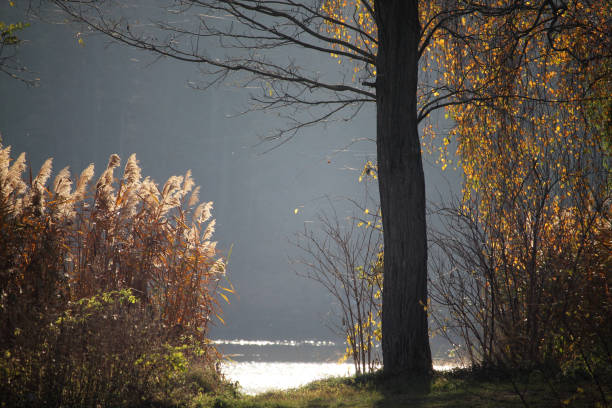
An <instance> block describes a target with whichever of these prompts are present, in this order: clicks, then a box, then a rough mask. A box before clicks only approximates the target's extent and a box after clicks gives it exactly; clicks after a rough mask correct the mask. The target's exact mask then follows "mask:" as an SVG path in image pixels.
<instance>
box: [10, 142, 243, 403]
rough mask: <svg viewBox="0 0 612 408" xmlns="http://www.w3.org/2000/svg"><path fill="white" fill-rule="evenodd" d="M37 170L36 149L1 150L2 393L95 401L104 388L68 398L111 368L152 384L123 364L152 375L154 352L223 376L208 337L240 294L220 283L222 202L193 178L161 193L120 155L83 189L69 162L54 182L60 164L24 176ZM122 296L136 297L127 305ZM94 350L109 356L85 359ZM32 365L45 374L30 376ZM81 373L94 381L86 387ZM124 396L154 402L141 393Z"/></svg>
mask: <svg viewBox="0 0 612 408" xmlns="http://www.w3.org/2000/svg"><path fill="white" fill-rule="evenodd" d="M26 167H27V166H26V158H25V154H23V153H22V154H21V155H19V156H18V157H17V158H16V159H14V160H12V159H11V155H10V146H9V147H3V146H2V145H0V329H1V334H0V347H1V351H2V353H3V354H5V357H6V358H5V359H4V360H3V367H2V370H1V371H2V372H1V373H0V376H2V377H4V378H3V381H2V384H3V385H2V387H3V388H4V389H3V390H1V391H2V392H5V393H9V394H11V393H12V394H13V395H17V396H19V395H21V396H23V395H26V394H27V395H30V396H31V398H32V401H30V402H32V404H33V403H34V402H36V401H37V402H38V403H40V404H43V405H65V404H66V403H68V402H69V403H72V402H74V403H76V404H77V405H83V404H84V405H89V403H88V402H87V401H93V400H94V399H96V398H97V399H100V398H101V395H102V394H104V392H102V391H100V390H102V388H100V389H99V391H100V392H99V393H97V394H96V393H95V392H94V394H95V395H96V396H95V397H91V395H90V396H88V397H87V398H85V397H83V398H85V399H78V398H77V399H75V397H73V396H70V397H68V396H69V395H73V394H74V395H81V394H82V393H81V394H80V393H79V392H76V391H75V390H76V389H77V388H78V387H81V386H82V384H84V383H87V381H90V380H93V378H94V377H95V376H98V377H100V376H101V373H103V372H104V373H113V376H104V375H102V377H100V378H107V379H108V381H110V382H111V383H114V382H116V381H115V380H114V379H118V378H123V374H125V373H128V372H131V373H132V374H134V375H136V372H137V373H138V374H137V377H139V378H140V379H146V378H148V377H147V376H146V375H145V374H143V372H142V371H138V370H136V371H134V370H132V371H130V370H126V369H125V368H120V367H123V365H124V364H125V363H126V362H129V364H131V365H132V366H133V367H132V368H134V364H136V362H137V361H139V362H140V363H138V364H141V365H142V364H144V365H142V367H141V368H143V367H145V366H147V364H148V366H147V367H149V366H150V365H151V364H150V362H151V361H152V360H151V358H152V357H151V356H152V355H158V356H164V357H163V358H162V357H160V358H161V360H163V361H167V360H168V359H170V360H172V356H173V355H175V354H173V353H180V355H181V356H183V355H185V356H186V355H187V354H190V357H192V358H196V357H197V358H198V359H199V360H200V361H199V362H200V363H202V362H204V363H205V365H207V366H209V367H210V368H211V369H212V370H215V368H214V366H215V363H216V361H217V359H218V356H217V354H216V352H215V351H214V349H212V348H211V347H209V346H207V345H206V334H207V331H208V328H209V325H210V322H211V321H212V319H213V318H214V317H215V315H216V316H219V313H220V304H219V301H218V295H219V292H221V291H226V292H232V289H231V287H225V288H224V287H222V286H221V282H222V281H223V280H224V278H225V262H224V260H223V258H222V257H220V256H219V253H218V251H217V249H216V242H214V241H213V240H212V235H213V233H214V228H215V221H214V220H213V219H212V218H211V210H212V202H202V203H200V202H199V191H200V188H199V187H195V185H194V181H193V179H192V177H191V172H190V171H188V172H187V173H186V174H185V175H184V176H172V177H170V178H169V179H168V180H167V181H166V183H165V184H164V185H163V186H161V187H159V186H158V185H157V184H156V183H155V182H154V181H153V180H151V179H150V178H149V177H145V178H143V177H142V175H141V168H140V166H139V163H138V160H137V159H136V156H135V155H132V156H130V157H129V158H128V160H127V162H126V164H125V167H124V170H123V175H122V176H121V177H116V176H115V172H116V170H117V168H119V167H120V158H119V156H117V155H112V156H111V157H110V159H109V161H108V164H107V166H106V168H105V169H104V170H103V172H102V174H101V175H100V177H99V178H98V179H97V181H96V182H95V184H94V183H93V182H92V181H93V180H94V165H93V164H90V165H89V166H88V167H87V168H85V170H83V171H82V172H81V173H80V175H79V176H78V177H77V178H76V183H73V179H72V176H71V173H70V171H69V169H68V168H67V167H66V168H63V169H62V170H60V171H59V172H58V173H57V175H56V176H55V178H54V179H53V182H52V183H50V182H49V181H50V179H51V171H52V160H51V159H48V160H47V161H45V162H44V164H43V165H42V167H41V169H40V171H39V172H38V173H37V174H36V176H35V177H33V176H32V172H31V171H30V176H29V177H28V178H24V173H26ZM118 293H122V294H123V295H125V296H127V297H129V298H130V299H132V298H133V299H134V301H133V302H127V303H126V302H124V301H119V300H117V299H115V298H116V297H117V296H118V295H117V294H118ZM100 296H102V298H103V299H107V302H106V303H104V302H102V303H104V305H105V306H100V307H99V308H94V309H95V310H94V309H87V308H84V306H82V305H83V304H90V303H91V302H94V303H96V302H97V303H99V302H100V299H102V298H101V297H100ZM109 296H110V297H109ZM221 296H222V297H224V298H225V297H226V296H225V295H223V294H222V295H221ZM96 299H98V300H96ZM108 299H111V300H112V299H115V300H113V301H110V300H108ZM79 302H80V303H79ZM83 302H85V303H83ZM117 302H119V303H117ZM78 305H81V306H78ZM135 305H138V306H135ZM106 309H108V310H106ZM79 316H80V317H79ZM92 316H96V318H95V319H94V318H92ZM74 319H77V320H74ZM69 322H72V323H70V324H69ZM117 322H121V324H119V323H117ZM134 325H136V326H134ZM75 327H80V328H79V329H78V330H77V329H75ZM68 332H70V333H71V334H70V336H68V335H67V334H66V333H68ZM138 339H141V340H138ZM122 347H124V348H125V349H123V350H122ZM173 347H174V348H175V347H179V348H181V347H183V348H182V349H180V350H182V351H177V350H176V349H172V348H173ZM184 347H188V348H189V350H191V352H190V353H187V351H186V350H187V349H184ZM86 350H88V351H87V352H86ZM60 351H61V352H60ZM119 351H121V352H119ZM53 353H57V358H54V357H51V354H53ZM91 353H95V354H100V353H102V354H104V353H107V354H108V355H107V356H106V357H99V358H98V360H95V359H94V360H91V358H90V357H91V356H88V357H87V358H81V357H78V356H85V355H87V354H91ZM125 353H128V354H129V355H130V356H131V357H130V358H128V357H126V355H125ZM185 353H187V354H185ZM107 357H109V358H107ZM175 357H176V355H175ZM161 360H160V361H161ZM96 361H97V362H96ZM143 361H146V362H147V363H143ZM28 364H30V365H34V366H36V367H35V368H36V370H38V371H39V372H38V373H35V372H34V371H33V370H29V371H28V369H27V366H28ZM122 364H123V365H122ZM136 365H137V364H136ZM179 366H180V364H179ZM67 367H68V368H67ZM169 367H171V368H172V369H173V370H174V369H177V367H175V366H169ZM178 369H179V371H180V370H182V368H181V367H178ZM62 370H64V371H62ZM66 370H67V371H66ZM119 372H121V373H123V374H122V375H119V374H118V373H119ZM62 373H64V374H65V373H70V375H67V374H66V375H64V374H62ZM75 373H81V374H79V375H78V376H77V377H79V376H80V377H79V378H82V376H83V375H85V376H86V377H87V376H89V377H88V380H87V381H85V380H78V381H77V380H75V378H77V377H75V375H76V374H75ZM83 373H85V374H83ZM38 375H47V377H45V378H47V380H48V381H51V382H52V383H53V387H46V388H45V387H42V386H36V385H35V384H36V383H38V384H42V383H45V381H47V380H45V381H42V382H41V381H40V378H39V379H38V380H37V379H36V377H37V376H38ZM60 379H61V381H60ZM111 379H113V380H111ZM48 381H47V382H48ZM83 381H85V382H83ZM143 381H144V382H145V383H146V381H145V380H143ZM122 382H123V383H129V382H128V381H125V379H123V380H122ZM79 384H80V385H79ZM134 384H137V383H134ZM116 385H117V386H118V384H116ZM141 385H142V383H141ZM109 386H111V385H109ZM41 387H42V388H41ZM54 387H55V388H54ZM75 387H76V388H75ZM135 387H136V388H138V386H137V385H135ZM43 388H44V389H45V390H46V391H45V390H43ZM87 388H88V390H92V389H94V390H95V389H97V388H95V387H94V388H91V387H89V386H88V387H87ZM111 388H112V387H111ZM128 388H129V387H128ZM145 388H147V387H145ZM49 390H53V392H50V391H49ZM66 390H72V391H71V392H72V394H71V392H67V391H66ZM117 390H123V391H121V392H119V391H117ZM117 390H115V391H116V392H115V393H116V394H117V393H119V394H121V395H124V394H125V395H126V396H129V395H132V396H134V395H135V396H138V398H144V397H143V394H142V393H141V392H135V391H134V389H132V390H128V389H127V388H125V387H119V388H117ZM26 391H27V392H26ZM73 391H74V392H73ZM23 392H26V394H24V393H23ZM75 392H76V394H75ZM88 392H89V391H88ZM105 392H106V391H105ZM51 394H52V395H53V396H54V398H59V399H58V400H53V398H51V397H50V396H49V395H51ZM85 394H87V393H85ZM85 394H82V395H85ZM87 395H89V394H87ZM104 395H106V394H104ZM66 398H68V399H66ZM70 401H72V402H70ZM109 401H110V400H109ZM113 401H115V402H114V403H119V402H120V401H119V400H113ZM32 404H30V405H32ZM34 405H35V404H34Z"/></svg>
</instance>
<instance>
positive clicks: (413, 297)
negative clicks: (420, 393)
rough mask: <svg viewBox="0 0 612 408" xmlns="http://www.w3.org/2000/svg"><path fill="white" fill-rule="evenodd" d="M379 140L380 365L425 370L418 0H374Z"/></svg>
mask: <svg viewBox="0 0 612 408" xmlns="http://www.w3.org/2000/svg"><path fill="white" fill-rule="evenodd" d="M376 20H377V24H378V38H379V49H378V55H377V61H376V70H377V79H376V95H377V101H376V104H377V128H376V144H377V154H378V172H379V173H378V174H379V189H380V204H381V209H382V216H383V228H384V244H385V259H384V282H383V283H384V287H383V308H382V350H383V365H384V371H385V372H387V373H390V374H407V373H410V374H428V373H430V372H431V351H430V348H429V334H428V328H427V311H426V310H425V305H427V239H426V227H425V179H424V175H423V163H422V161H421V143H420V137H419V133H418V129H417V105H416V98H417V97H416V91H417V80H418V43H419V33H420V27H419V20H418V6H417V1H416V0H378V1H377V2H376Z"/></svg>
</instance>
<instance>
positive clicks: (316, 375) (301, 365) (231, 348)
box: [213, 339, 454, 395]
mask: <svg viewBox="0 0 612 408" xmlns="http://www.w3.org/2000/svg"><path fill="white" fill-rule="evenodd" d="M213 342H214V344H215V345H216V347H217V349H218V350H219V351H220V352H221V353H223V355H225V356H226V361H224V363H223V364H222V371H223V373H224V374H225V376H226V377H227V378H228V379H229V380H231V381H234V382H238V383H239V385H240V388H241V390H242V392H244V393H246V394H250V395H254V394H259V393H262V392H266V391H271V390H286V389H290V388H296V387H299V386H302V385H304V384H308V383H309V382H312V381H315V380H320V379H324V378H329V377H338V376H347V375H353V374H354V373H355V369H354V366H353V364H352V362H351V361H350V360H349V361H348V362H342V363H340V362H339V360H340V359H341V357H342V355H343V353H344V349H345V345H344V344H338V343H336V342H333V341H329V340H241V339H235V340H214V341H213ZM453 367H454V365H453V364H451V363H444V362H435V363H434V369H436V370H446V369H450V368H453Z"/></svg>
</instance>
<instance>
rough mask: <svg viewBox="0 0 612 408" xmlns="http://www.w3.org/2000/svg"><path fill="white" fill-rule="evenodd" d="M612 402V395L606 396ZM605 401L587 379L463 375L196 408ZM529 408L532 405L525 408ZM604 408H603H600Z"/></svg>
mask: <svg viewBox="0 0 612 408" xmlns="http://www.w3.org/2000/svg"><path fill="white" fill-rule="evenodd" d="M606 398H607V399H608V401H610V395H609V393H608V395H607V396H606ZM600 400H601V397H600V395H598V392H597V387H596V386H595V384H592V383H591V382H589V381H587V380H586V379H576V378H571V379H568V378H565V379H555V380H554V381H553V380H550V379H547V378H546V377H544V376H543V375H542V374H541V373H538V372H531V373H518V374H516V373H514V374H509V373H501V372H494V371H483V370H480V371H470V370H458V371H454V372H446V373H435V374H434V375H433V376H432V377H431V378H417V377H384V376H382V375H381V374H378V373H376V374H372V375H367V376H362V377H357V378H355V377H345V378H333V379H328V380H322V381H316V382H313V383H311V384H308V385H306V386H304V387H301V388H297V389H293V390H288V391H276V392H267V393H264V394H260V395H257V396H244V395H240V394H239V393H231V394H228V393H226V394H225V395H216V396H211V395H200V396H198V397H197V398H194V399H193V400H192V406H193V407H214V408H340V407H351V408H352V407H355V408H370V407H371V408H395V407H415V408H442V407H453V408H462V407H465V408H468V407H470V408H474V407H476V408H479V407H483V408H484V407H524V406H529V407H559V406H561V407H563V406H572V407H593V406H597V405H598V401H600ZM525 404H527V405H525ZM600 406H603V405H600Z"/></svg>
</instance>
